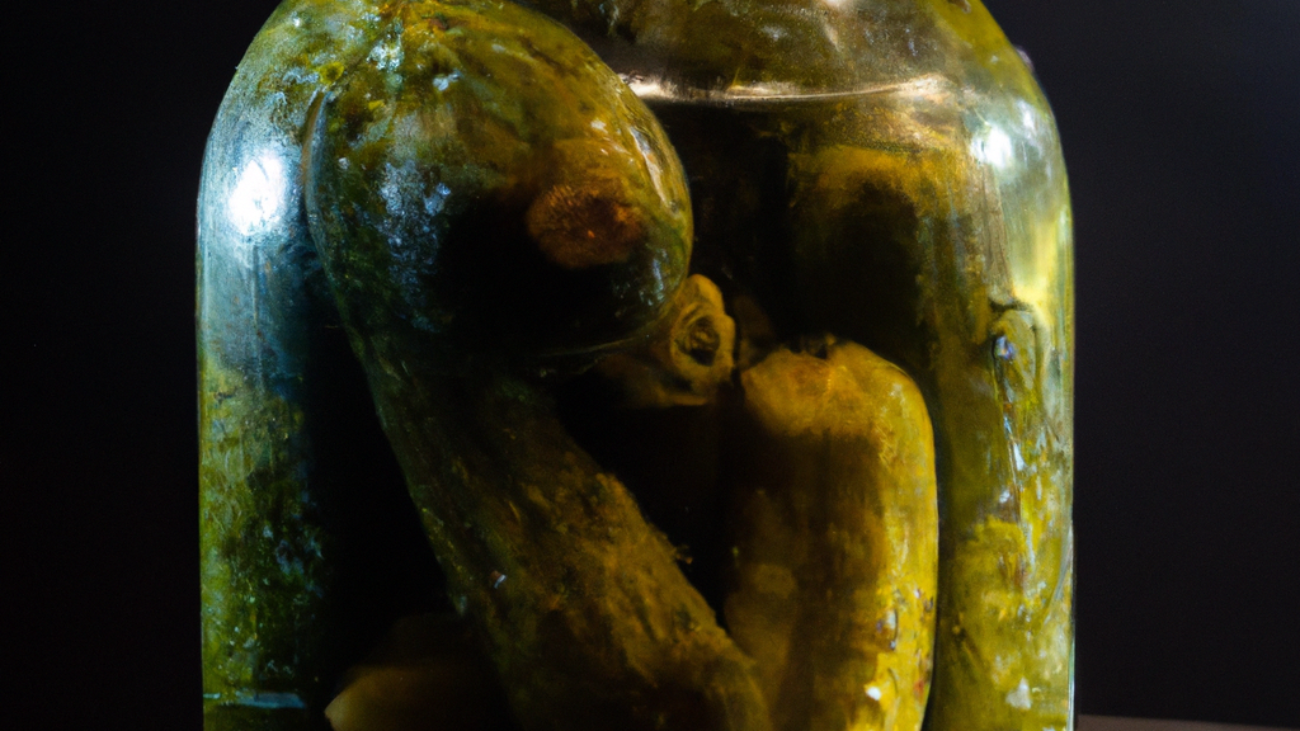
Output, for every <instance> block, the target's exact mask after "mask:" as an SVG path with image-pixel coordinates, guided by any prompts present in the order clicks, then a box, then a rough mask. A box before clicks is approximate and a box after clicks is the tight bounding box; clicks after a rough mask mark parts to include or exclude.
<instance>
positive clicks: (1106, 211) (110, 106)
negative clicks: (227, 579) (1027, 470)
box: [0, 0, 1300, 729]
mask: <svg viewBox="0 0 1300 731" xmlns="http://www.w3.org/2000/svg"><path fill="white" fill-rule="evenodd" d="M989 2H990V8H991V10H992V11H993V12H994V14H995V15H996V16H997V17H998V18H999V19H1000V20H1001V22H1002V24H1003V27H1004V29H1005V30H1006V31H1007V34H1008V35H1009V36H1010V37H1011V39H1012V41H1013V42H1015V43H1017V44H1018V45H1021V46H1022V47H1024V48H1025V49H1026V50H1027V51H1028V52H1029V54H1030V55H1031V57H1032V58H1033V60H1034V62H1035V64H1036V67H1037V71H1038V74H1039V77H1040V80H1041V82H1042V84H1043V86H1044V88H1045V89H1046V91H1047V94H1048V96H1049V98H1050V99H1051V101H1052V103H1053V107H1054V109H1055V111H1056V113H1057V117H1058V121H1059V124H1060V128H1061V136H1062V139H1063V141H1064V146H1065V154H1066V160H1067V162H1068V164H1069V168H1070V174H1071V182H1072V188H1073V193H1074V197H1075V211H1076V232H1077V242H1078V243H1077V245H1078V292H1079V303H1078V333H1079V336H1078V359H1077V362H1078V364H1079V369H1078V401H1077V403H1078V407H1077V414H1078V420H1077V453H1078V467H1077V483H1076V484H1077V498H1076V508H1075V516H1076V524H1077V529H1078V539H1079V590H1078V596H1079V599H1078V613H1079V620H1078V698H1079V704H1080V707H1081V710H1082V712H1084V713H1099V714H1119V715H1138V716H1156V717H1174V718H1187V719H1192V718H1196V719H1204V720H1218V721H1236V722H1242V723H1257V724H1271V725H1283V726H1300V687H1298V686H1300V683H1298V682H1297V681H1300V672H1297V670H1296V668H1297V665H1300V620H1297V617H1300V566H1298V565H1297V564H1300V558H1298V557H1300V522H1298V519H1297V515H1300V478H1298V477H1297V471H1296V467H1295V457H1296V455H1297V452H1300V429H1298V428H1297V414H1298V413H1300V388H1297V385H1296V378H1297V373H1296V370H1297V364H1300V358H1298V357H1297V344H1298V343H1300V328H1298V327H1297V317H1300V301H1297V300H1298V299H1300V297H1298V296H1297V294H1296V289H1295V288H1294V287H1293V282H1294V281H1295V278H1296V276H1297V273H1298V272H1300V266H1298V265H1300V261H1298V258H1297V249H1298V248H1300V246H1297V244H1298V243H1300V241H1298V240H1297V239H1298V234H1300V2H1296V1H1295V0H1218V1H1217V2H1211V1H1210V0H1181V1H1174V0H1168V1H1156V0H1146V1H1145V2H1134V0H1056V1H1053V2H1047V1H1046V0H989ZM273 6H274V2H273V0H224V1H221V0H191V1H189V2H180V1H178V0H172V1H170V2H168V1H165V0H152V1H151V0H121V1H119V2H96V3H76V2H74V3H65V4H54V3H48V4H44V5H41V4H37V3H25V4H24V5H23V6H22V7H20V8H17V7H15V8H10V7H7V8H6V10H5V13H6V16H5V30H4V33H5V36H6V47H5V53H6V58H7V59H8V61H7V63H6V65H5V74H4V83H3V90H4V93H3V97H0V98H3V99H4V100H5V103H4V108H5V112H4V114H3V115H2V116H3V119H4V125H5V126H4V129H5V133H4V138H3V139H4V141H5V143H6V144H5V149H4V150H3V159H4V171H5V175H4V177H5V179H7V180H8V181H9V184H8V186H7V187H8V188H9V189H10V193H8V194H5V195H4V200H5V213H6V219H7V221H8V224H7V225H6V226H5V228H4V233H3V234H2V235H3V238H4V244H3V246H2V247H0V252H2V253H0V282H2V283H3V284H2V286H0V298H2V299H0V316H2V317H3V319H2V320H0V322H3V323H4V324H5V327H4V333H3V337H0V368H2V369H3V370H0V379H2V380H0V389H2V390H0V415H2V416H3V419H2V423H3V432H0V485H2V486H3V493H2V497H0V500H2V502H0V505H3V512H2V513H0V516H3V518H4V524H5V528H6V529H5V530H3V531H0V534H3V541H4V543H3V544H0V545H3V562H4V565H5V573H6V578H5V583H4V590H3V593H2V594H0V597H3V598H0V605H4V606H7V607H8V608H9V610H10V611H9V612H7V614H8V615H9V617H10V618H9V620H8V621H7V622H6V625H5V626H6V630H7V631H6V633H5V639H4V640H3V644H0V647H3V648H4V649H3V650H0V658H3V660H4V665H5V666H7V669H8V671H9V672H8V673H7V674H8V675H10V680H9V681H7V683H6V685H7V686H8V687H7V688H6V691H5V695H6V696H7V697H8V698H10V699H17V700H18V703H19V711H20V713H19V714H18V716H19V718H21V717H22V716H23V712H32V714H33V716H32V718H33V719H34V720H32V721H26V722H23V723H20V724H18V725H15V726H13V727H14V728H24V729H29V728H30V729H36V728H52V729H72V728H78V729H84V728H99V727H108V728H117V727H124V728H125V727H129V728H133V729H185V728H197V727H198V726H199V721H200V716H199V692H200V691H199V664H198V663H199V661H198V611H199V607H198V585H197V576H198V574H197V570H198V569H197V563H198V551H197V545H196V544H197V526H196V517H197V497H196V491H197V478H196V469H197V467H196V465H197V446H196V437H195V422H196V415H195V406H194V393H193V392H194V340H193V238H194V213H193V209H194V200H195V196H196V192H197V186H198V174H199V165H200V160H201V156H202V151H203V142H204V138H205V135H206V133H207V128H208V126H209V124H210V123H211V120H212V118H213V115H214V114H215V112H216V108H217V104H218V102H219V101H220V99H221V95H222V93H223V91H224V88H225V86H226V84H227V83H228V82H229V80H230V77H231V74H232V73H233V70H234V66H235V64H236V63H237V62H238V60H239V58H240V56H241V54H242V52H243V48H244V46H245V45H246V44H247V42H248V41H249V40H250V39H251V38H252V37H253V35H254V34H255V33H256V31H257V29H258V27H259V26H260V24H261V22H262V21H263V19H264V18H265V17H266V16H267V15H268V14H269V13H270V11H271V9H272V7H273ZM15 527H16V530H15V529H14V528H15ZM15 676H16V677H15ZM11 714H12V709H6V711H5V715H6V716H9V717H12V715H11ZM10 723H11V722H6V723H5V724H4V725H9V724H10Z"/></svg>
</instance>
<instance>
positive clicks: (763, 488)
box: [726, 337, 938, 731]
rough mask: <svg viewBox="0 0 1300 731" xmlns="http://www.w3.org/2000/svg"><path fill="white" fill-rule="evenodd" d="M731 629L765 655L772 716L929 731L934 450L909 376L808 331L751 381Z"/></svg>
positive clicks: (800, 724)
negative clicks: (798, 347) (925, 722)
mask: <svg viewBox="0 0 1300 731" xmlns="http://www.w3.org/2000/svg"><path fill="white" fill-rule="evenodd" d="M740 382H741V385H742V389H743V392H744V411H745V415H746V421H747V428H746V429H745V430H744V433H743V437H742V438H743V439H744V441H745V446H746V449H745V451H744V455H743V457H742V459H744V463H743V464H742V465H740V466H738V468H737V469H738V474H737V476H736V479H737V491H738V496H737V502H736V505H737V507H736V508H735V510H736V514H735V516H734V520H735V521H736V523H737V526H736V529H735V539H734V540H735V543H734V546H735V547H734V549H733V552H734V571H733V573H734V582H733V583H734V589H733V591H732V592H731V593H730V594H729V596H728V597H727V600H726V619H727V624H728V629H729V631H730V632H731V634H732V636H733V637H735V639H736V642H737V643H738V644H739V645H740V646H741V647H742V648H744V649H745V651H746V652H748V653H749V655H750V656H751V657H753V658H754V659H755V660H756V662H757V663H758V668H759V677H760V682H761V685H762V688H763V691H764V695H765V696H766V697H767V698H768V702H769V704H770V705H771V707H772V714H773V721H774V723H773V725H774V727H775V728H777V729H782V730H783V731H797V730H800V729H818V730H823V729H825V730H829V729H837V730H838V729H844V730H846V731H847V730H848V729H854V730H866V729H882V730H883V729H889V730H896V731H903V730H907V731H915V730H916V729H919V728H920V727H921V720H922V716H923V714H924V711H925V705H926V700H927V697H928V694H929V686H930V671H931V664H932V661H933V657H932V647H933V640H934V623H935V622H934V620H935V612H934V610H935V590H936V582H937V578H938V576H937V571H938V514H937V511H938V506H937V499H936V495H935V475H934V446H933V435H932V432H931V428H930V420H929V417H928V415H927V413H926V408H925V402H924V401H923V400H922V398H921V394H920V392H919V390H918V389H917V387H916V384H915V383H913V382H912V380H911V379H910V378H908V376H907V375H906V374H905V373H903V372H902V371H901V370H900V369H899V368H897V367H896V366H894V365H892V364H890V363H888V362H887V361H885V360H884V359H882V358H880V357H879V356H876V355H875V354H873V353H872V352H871V351H869V350H867V349H866V348H864V347H862V346H860V345H857V344H855V343H851V342H835V340H834V339H833V338H830V337H823V338H810V339H808V340H807V341H806V343H805V345H804V349H803V350H802V351H801V352H796V351H792V350H790V349H789V348H784V347H783V348H780V349H778V350H776V351H775V352H773V353H771V354H770V355H768V356H767V357H766V358H765V359H763V360H762V361H761V362H759V363H758V364H757V365H754V366H753V367H751V368H748V369H747V370H745V371H743V372H742V373H741V374H740Z"/></svg>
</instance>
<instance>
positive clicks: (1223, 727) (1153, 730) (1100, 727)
mask: <svg viewBox="0 0 1300 731" xmlns="http://www.w3.org/2000/svg"><path fill="white" fill-rule="evenodd" d="M1078 731H1283V729H1279V728H1276V727H1274V728H1268V727H1264V726H1237V725H1233V724H1224V723H1205V722H1203V721H1166V720H1158V719H1152V718H1120V717H1118V716H1079V729H1078Z"/></svg>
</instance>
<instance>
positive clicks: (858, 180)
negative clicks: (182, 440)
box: [198, 0, 1074, 731]
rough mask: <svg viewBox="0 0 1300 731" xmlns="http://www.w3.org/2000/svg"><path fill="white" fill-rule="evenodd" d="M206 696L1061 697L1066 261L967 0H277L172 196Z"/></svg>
mask: <svg viewBox="0 0 1300 731" xmlns="http://www.w3.org/2000/svg"><path fill="white" fill-rule="evenodd" d="M198 272H199V274H198V276H199V282H198V285H199V287H198V323H199V366H200V368H199V371H200V385H199V389H200V390H199V406H200V437H201V457H202V461H201V500H200V509H201V516H200V520H201V523H200V525H201V530H200V538H201V551H202V554H201V556H202V586H203V623H202V627H203V664H204V666H203V684H204V719H205V729H207V731H261V730H265V731H309V730H310V731H328V730H331V729H332V730H333V731H405V730H415V729H427V730H429V731H435V730H436V731H444V730H445V731H480V730H481V731H507V730H516V729H518V730H525V731H552V730H554V731H561V730H565V731H589V730H590V731H594V730H596V729H600V730H601V731H640V730H645V731H651V730H655V729H668V730H680V731H849V730H853V731H867V730H873V731H874V730H877V729H879V730H886V729H888V730H896V731H917V730H919V729H927V730H929V731H1030V730H1032V731H1044V730H1046V729H1052V730H1053V731H1065V730H1066V729H1071V728H1072V727H1073V697H1072V695H1073V686H1072V675H1073V573H1074V569H1073V534H1072V528H1071V516H1070V511H1071V501H1072V484H1071V479H1072V473H1071V470H1072V459H1073V457H1072V432H1071V424H1072V409H1073V401H1072V399H1073V260H1072V234H1071V220H1070V207H1069V196H1068V191H1067V186H1066V179H1065V170H1064V164H1063V162H1062V158H1061V153H1060V148H1059V142H1058V139H1057V135H1056V130H1055V125H1054V122H1053V120H1052V115H1051V112H1050V110H1049V108H1048V106H1047V103H1046V101H1045V99H1044V98H1043V96H1042V93H1041V92H1040V91H1039V89H1038V87H1037V84H1036V82H1035V81H1034V79H1033V77H1032V74H1031V73H1030V71H1029V70H1028V68H1027V67H1026V65H1025V62H1024V61H1023V60H1022V57H1021V54H1020V53H1019V52H1018V51H1017V50H1016V49H1015V48H1014V47H1012V46H1011V45H1010V44H1009V43H1008V42H1007V41H1006V39H1005V38H1004V37H1003V35H1002V33H1001V31H1000V30H999V29H998V28H997V26H996V24H995V23H994V21H993V20H992V18H990V17H989V15H988V13H987V11H986V10H985V9H984V7H983V6H982V5H980V3H979V2H978V0H969V2H968V1H967V0H911V1H905V0H790V1H783V0H704V1H703V2H688V1H686V0H538V1H536V2H529V3H523V2H509V1H507V0H500V1H490V0H462V1H456V2H451V1H447V2H435V1H433V0H405V1H404V0H393V1H392V2H374V1H373V0H287V1H286V2H285V3H284V4H283V5H281V7H280V8H279V9H278V10H277V11H276V12H275V14H274V15H273V16H272V17H271V19H270V20H269V21H268V22H267V25H266V26H265V27H264V28H263V30H262V32H261V33H260V34H259V35H258V36H257V38H256V39H255V40H254V42H253V45H252V47H251V48H250V49H249V51H248V54H247V55H246V57H245V58H244V61H243V62H242V63H241V64H240V67H239V70H238V72H237V75H236V77H235V80H234V82H233V84H232V86H231V88H230V91H229V92H228V93H227V96H226V99H225V101H224V103H223V104H222V106H221V110H220V111H219V113H218V115H217V120H216V123H215V125H214V127H213V132H212V136H211V138H210V140H209V145H208V150H207V156H206V159H205V165H204V173H203V183H202V191H201V194H200V201H199V250H198Z"/></svg>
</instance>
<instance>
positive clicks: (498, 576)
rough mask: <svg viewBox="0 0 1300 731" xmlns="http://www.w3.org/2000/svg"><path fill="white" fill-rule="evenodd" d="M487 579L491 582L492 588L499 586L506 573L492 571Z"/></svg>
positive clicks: (503, 581) (502, 582) (503, 580)
mask: <svg viewBox="0 0 1300 731" xmlns="http://www.w3.org/2000/svg"><path fill="white" fill-rule="evenodd" d="M488 579H489V580H490V581H491V582H492V588H493V589H497V588H500V586H501V585H502V584H504V583H505V581H506V575H505V574H503V573H501V572H500V571H493V572H492V575H491V576H489V577H488Z"/></svg>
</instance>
